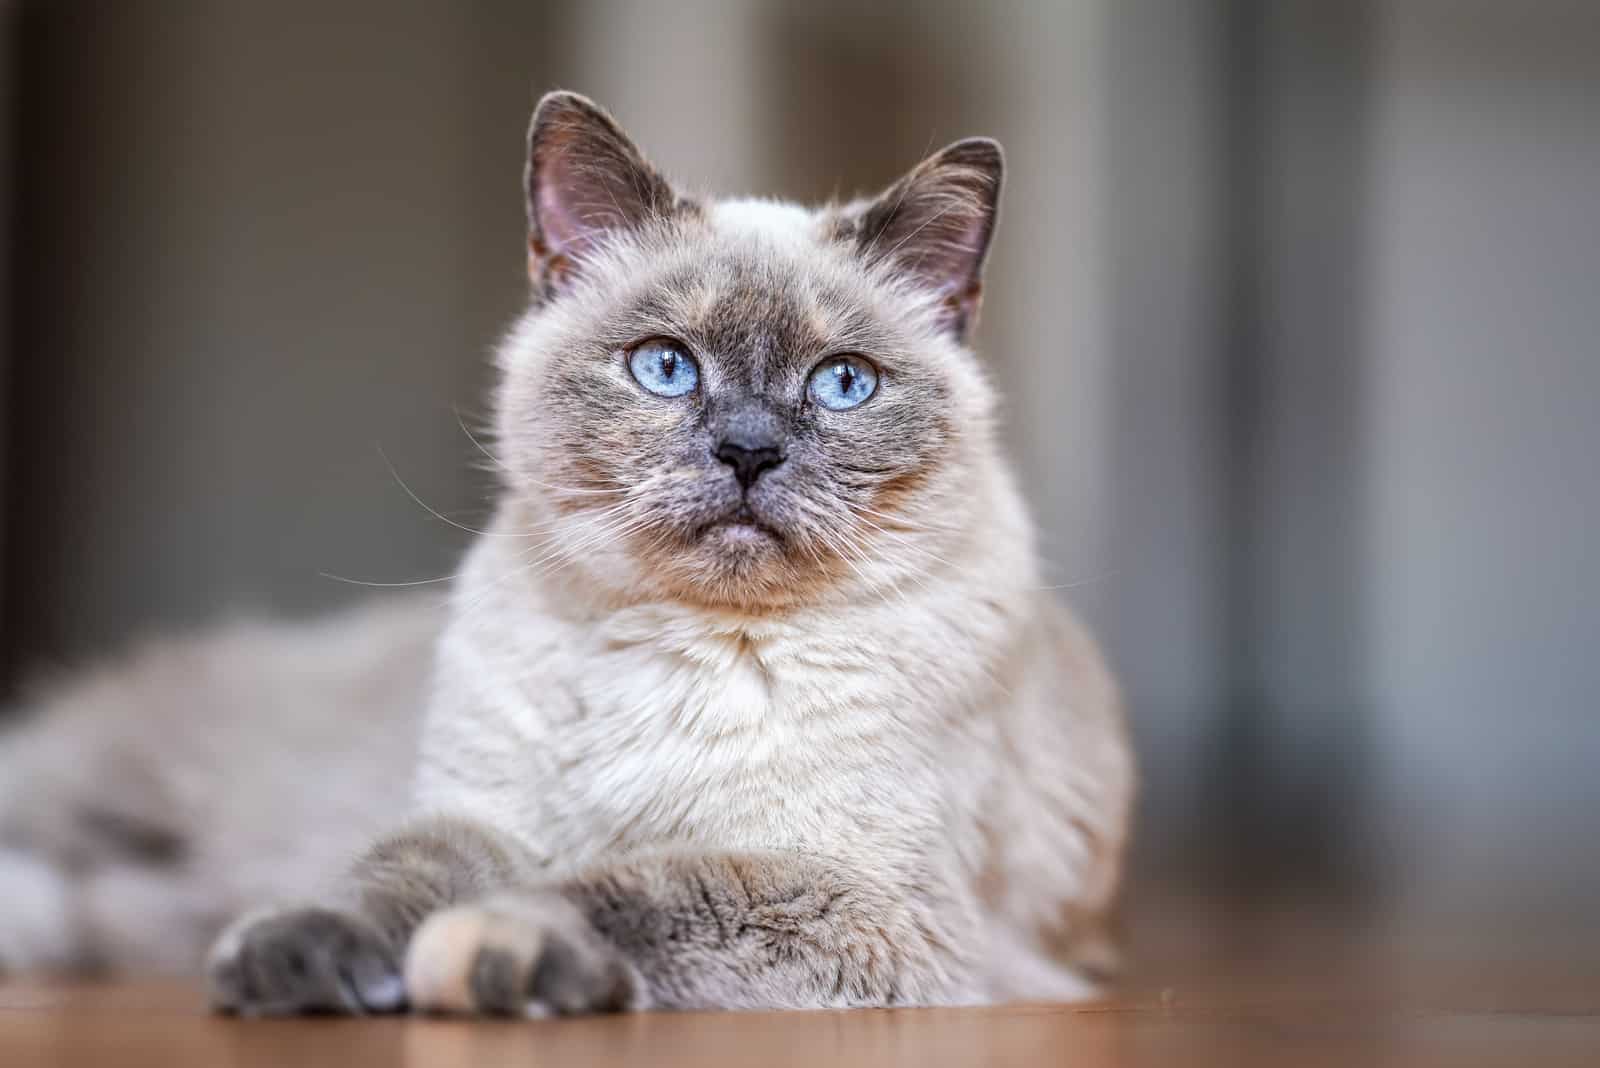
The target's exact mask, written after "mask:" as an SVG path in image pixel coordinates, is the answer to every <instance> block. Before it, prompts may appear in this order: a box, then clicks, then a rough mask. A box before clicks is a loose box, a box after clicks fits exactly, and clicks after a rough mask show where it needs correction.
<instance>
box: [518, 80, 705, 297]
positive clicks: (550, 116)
mask: <svg viewBox="0 0 1600 1068" xmlns="http://www.w3.org/2000/svg"><path fill="white" fill-rule="evenodd" d="M524 187H525V192H526V194H527V200H528V277H529V279H530V280H531V281H532V282H533V288H534V292H535V294H536V295H538V296H540V297H549V296H553V295H555V294H557V293H560V292H562V291H563V290H564V289H565V288H566V287H567V286H568V285H570V284H571V282H572V280H573V279H574V278H576V277H578V275H579V274H580V273H581V272H582V270H583V266H584V263H585V261H586V259H588V258H589V257H590V256H592V255H593V254H594V252H595V251H596V249H598V248H599V247H600V246H601V245H602V244H603V243H604V241H605V240H606V238H607V237H609V236H612V235H614V234H615V233H617V232H618V231H621V230H627V229H631V228H634V227H638V226H641V225H643V224H644V223H645V222H647V221H649V220H650V219H653V218H658V217H662V216H666V215H670V214H672V213H673V212H675V211H677V210H678V209H679V207H680V202H679V199H678V196H677V194H676V193H674V192H673V190H672V187H671V186H670V185H669V184H668V183H667V181H666V179H665V178H663V177H662V176H661V175H660V173H659V172H657V171H656V169H655V168H654V167H652V166H650V164H649V163H648V162H646V161H645V158H644V156H643V155H642V154H641V153H640V152H639V149H638V148H637V147H635V145H634V143H633V142H632V141H631V140H629V138H628V135H627V134H625V133H623V132H622V127H620V126H618V125H617V123H616V121H615V120H614V119H612V118H611V116H610V115H607V114H606V113H605V111H604V110H603V109H602V108H600V107H599V105H597V104H595V103H594V102H593V101H591V100H589V99H588V98H587V97H584V96H581V95H579V94H577V93H567V92H556V93H548V94H546V95H545V97H544V99H543V100H541V101H539V106H538V108H536V109H535V110H534V113H533V123H532V125H531V126H529V128H528V166H527V171H526V172H525V175H524Z"/></svg>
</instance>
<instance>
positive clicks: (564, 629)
mask: <svg viewBox="0 0 1600 1068" xmlns="http://www.w3.org/2000/svg"><path fill="white" fill-rule="evenodd" d="M838 622H839V621H836V625H832V626H823V625H820V624H818V623H816V622H814V621H804V620H802V621H796V622H793V623H788V624H783V625H776V626H774V625H767V626H764V627H762V628H759V629H753V630H752V629H745V628H742V627H740V626H737V625H730V624H729V623H728V622H727V621H723V620H708V619H706V618H703V617H697V616H695V615H694V614H692V613H681V612H671V611H667V612H661V611H657V610H649V609H647V610H641V611H637V612H631V613H621V614H618V615H617V616H614V617H611V618H607V619H605V620H602V621H599V622H591V623H587V624H584V625H558V624H553V623H549V622H545V623H543V624H541V626H543V627H545V628H547V629H548V633H544V634H541V635H540V636H539V639H538V640H537V641H536V642H534V643H533V648H528V647H524V648H523V649H521V650H520V651H518V652H516V653H515V654H510V655H497V654H495V653H493V652H484V651H480V652H479V655H478V656H477V657H476V658H475V660H476V663H474V664H472V665H471V666H470V668H469V670H470V671H471V672H472V674H473V676H474V678H473V681H474V683H475V685H476V688H477V689H478V691H479V695H478V697H477V706H475V707H464V708H461V709H458V710H457V712H456V713H455V715H459V716H466V717H472V718H474V719H479V718H482V717H488V718H490V719H492V720H493V721H494V723H493V724H492V726H493V727H494V728H495V729H494V730H493V731H492V732H483V731H480V730H476V729H471V730H469V731H467V732H466V735H467V736H476V737H479V738H481V737H485V736H489V734H490V733H492V735H493V736H497V737H499V738H501V739H503V740H504V741H503V744H500V745H497V746H496V747H495V748H494V751H493V752H491V753H484V752H482V751H478V752H475V753H473V754H472V756H471V758H470V760H469V761H460V762H459V767H460V768H461V769H462V770H461V772H460V773H459V774H457V775H454V776H452V777H451V781H450V782H449V791H448V792H449V793H450V794H451V795H453V796H452V798H451V799H452V800H453V801H455V802H461V803H465V807H469V808H472V809H476V810H478V811H480V812H482V813H483V814H485V815H489V814H491V813H492V814H493V815H495V816H497V817H499V818H500V822H501V823H502V825H507V824H508V823H509V825H512V826H516V827H517V828H518V830H519V832H520V833H521V836H522V837H524V839H525V840H526V841H527V842H528V844H529V845H530V846H532V847H533V848H534V849H535V850H536V851H537V852H539V853H540V854H541V855H543V856H544V857H545V858H546V859H547V860H549V861H550V862H551V863H552V864H558V865H566V864H580V863H583V862H584V861H586V860H588V859H590V858H592V857H594V856H597V855H600V854H603V853H607V852H613V851H618V850H628V849H634V848H641V847H648V846H655V845H664V844H696V845H714V846H717V847H720V848H741V847H743V848H763V849H766V848H796V849H804V850H814V851H818V852H825V853H829V854H835V855H840V854H853V853H858V852H861V851H871V852H873V853H875V854H878V855H880V859H881V858H883V857H884V856H887V857H892V856H893V855H895V854H898V853H902V852H903V853H904V854H905V855H906V856H911V855H914V854H916V853H917V852H919V851H920V850H921V849H923V848H925V846H926V844H927V842H928V841H929V840H931V839H938V838H940V837H941V835H943V834H945V833H946V830H947V828H946V827H945V824H946V822H947V820H948V817H949V814H950V812H951V806H952V804H954V805H957V806H959V805H960V804H961V803H962V797H963V794H965V793H967V792H968V791H967V790H965V789H964V788H963V787H964V786H965V785H966V784H967V783H968V782H969V781H970V780H972V779H973V778H974V777H975V772H974V771H973V769H972V768H971V767H970V766H968V765H969V764H970V762H971V758H972V756H973V754H974V752H976V749H975V748H974V747H973V746H972V745H970V744H967V745H963V744H962V741H963V740H964V739H963V735H964V733H965V732H967V731H970V730H971V729H972V717H969V716H964V715H963V712H964V711H966V710H967V709H968V708H970V706H971V705H972V704H974V703H975V702H977V701H978V700H980V699H981V696H982V695H981V693H980V691H981V689H982V687H983V685H984V679H983V678H982V676H981V675H980V674H974V675H973V676H972V677H970V678H969V677H966V676H965V675H963V674H962V673H961V672H960V671H954V670H953V667H952V661H950V660H949V658H944V659H943V661H942V663H941V658H940V656H939V654H938V648H937V647H938V645H939V644H940V641H941V637H940V635H939V634H938V633H937V628H930V627H926V626H924V627H922V628H919V631H918V632H917V633H904V634H902V633H897V631H896V628H894V627H889V626H886V627H883V628H881V632H877V633H875V632H874V631H873V629H872V628H871V627H870V626H867V625H865V621H860V620H857V621H853V623H852V622H844V623H843V625H837V624H838ZM456 659H457V662H458V663H459V662H460V661H461V660H462V659H463V658H462V657H459V656H458V657H457V658H456ZM919 665H920V666H921V667H922V670H921V671H920V673H918V671H917V669H918V666H919ZM497 674H499V675H503V677H501V678H496V677H495V676H496V675H497ZM486 704H487V705H488V706H489V707H484V705H486ZM437 726H440V725H437V724H436V727H437ZM432 733H433V734H434V735H435V737H434V738H433V739H432V745H433V747H434V748H436V749H437V748H438V747H439V746H440V745H443V746H445V747H446V748H449V747H450V745H451V743H450V740H449V738H448V735H449V734H451V733H454V732H452V731H443V732H441V731H440V730H438V729H435V730H434V731H433V732H432ZM965 740H966V741H968V742H970V741H971V739H965ZM445 756H446V757H447V759H448V754H445ZM427 759H428V758H427V757H426V756H425V761H426V760H427ZM426 778H427V777H426V776H425V780H426ZM975 788H976V787H975V786H974V789H975ZM430 792H431V793H433V794H435V795H437V794H438V793H439V791H438V790H437V789H435V790H432V791H430ZM507 816H509V817H510V818H509V820H507V818H506V817H507Z"/></svg>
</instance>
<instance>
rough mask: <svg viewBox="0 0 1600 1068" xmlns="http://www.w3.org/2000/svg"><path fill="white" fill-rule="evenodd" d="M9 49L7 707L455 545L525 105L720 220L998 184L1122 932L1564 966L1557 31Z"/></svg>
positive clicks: (304, 16) (1436, 23) (1584, 805)
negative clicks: (125, 656) (1101, 642)
mask: <svg viewBox="0 0 1600 1068" xmlns="http://www.w3.org/2000/svg"><path fill="white" fill-rule="evenodd" d="M0 10H3V11H4V13H5V14H4V19H3V23H0V25H3V32H4V42H3V43H4V55H5V57H6V60H5V65H4V68H3V78H0V101H3V106H0V203H3V204H4V205H5V208H6V210H5V211H4V212H0V227H3V237H4V240H3V247H4V249H5V251H6V253H7V255H6V257H5V263H4V279H3V285H0V337H3V338H4V339H5V349H4V353H3V358H4V367H3V375H0V484H3V494H4V502H5V503H4V522H3V524H0V563H3V566H0V605H3V616H0V619H3V626H4V631H3V635H0V653H3V663H4V670H5V679H6V683H7V685H8V687H9V691H10V692H15V689H16V687H18V686H19V685H21V684H22V683H24V682H25V681H26V680H27V679H29V678H32V677H36V676H37V675H38V674H39V673H41V672H53V671H59V670H64V669H70V667H71V666H72V665H75V664H82V663H85V662H87V661H89V660H92V659H93V658H94V657H96V656H98V655H102V654H104V653H106V652H108V651H112V650H115V649H118V648H121V647H123V646H125V645H126V644H127V643H128V642H129V641H131V640H133V639H134V638H135V637H136V636H138V635H141V634H145V633H150V632H153V631H154V632H171V631H178V630H184V629H188V628H192V627H195V626H197V625H200V624H202V623H204V622H205V621H208V620H213V619H216V618H219V617H220V616H223V615H227V614H236V613H240V612H270V613H274V614H281V615H288V616H303V615H310V614H313V613H316V612H320V611H323V610H326V609H329V608H332V607H334V606H336V605H339V604H342V603H347V602H350V601H352V600H353V599H356V598H359V597H361V596H363V595H364V594H365V591H363V590H362V589H361V588H359V587H356V586H352V585H349V584H346V583H340V582H337V581H333V580H331V579H329V578H327V577H325V573H331V574H336V575H341V576H345V577H349V578H356V579H362V580H367V581H374V582H396V581H405V580H411V579H418V578H429V577H434V576H439V575H444V574H448V573H449V572H450V571H451V570H452V568H453V566H454V561H455V560H456V558H457V556H458V555H459V553H460V551H461V549H462V545H463V538H464V535H462V534H461V532H460V531H457V530H454V529H452V528H451V527H449V526H447V525H446V524H443V523H441V522H438V521H437V520H434V519H432V518H431V517H429V516H428V515H427V514H426V513H425V512H424V511H423V510H422V509H420V508H418V507H417V505H416V504H415V503H414V502H413V501H411V500H410V499H409V498H408V496H407V495H406V493H405V492H404V491H403V490H402V489H401V487H400V486H399V485H397V483H396V480H395V478H394V477H393V476H392V475H391V472H390V470H389V464H390V463H392V464H393V466H394V468H395V469H396V470H397V471H398V472H399V474H400V475H401V476H402V477H403V478H404V480H405V481H406V483H408V484H409V485H410V486H411V487H412V489H414V490H415V491H416V493H417V494H418V495H419V496H420V497H422V498H423V499H424V500H426V501H427V502H428V503H429V504H430V505H432V506H433V507H435V508H437V509H439V510H440V511H442V512H446V513H448V514H450V515H452V516H456V517H458V518H460V519H462V520H463V521H464V522H469V523H470V522H471V521H472V519H473V518H474V517H478V516H481V515H482V514H483V510H484V504H485V501H486V494H487V492H488V490H489V481H488V478H487V476H485V475H484V474H482V473H480V472H478V471H476V470H475V469H473V468H472V466H471V461H472V458H473V453H474V449H473V446H472V445H471V443H470V442H469V441H468V440H467V438H466V437H465V435H464V434H463V432H462V430H461V428H460V426H459V424H458V415H459V416H460V417H461V418H464V419H466V420H468V421H469V422H470V421H473V420H475V419H477V418H478V417H480V416H481V415H482V414H483V410H484V409H483V405H484V395H485V388H486V385H487V383H488V375H487V362H486V353H487V351H488V350H489V348H490V347H491V346H492V345H493V343H494V342H495V340H496V338H497V336H498V334H499V332H500V331H501V330H502V329H503V328H504V327H505V326H506V325H507V324H508V323H509V322H510V320H511V318H512V317H513V316H514V315H515V314H516V313H517V311H518V310H519V307H520V306H521V303H522V300H523V295H524V274H523V256H524V251H523V220H522V203H521V195H520V189H519V183H520V172H521V168H522V148H523V141H522V139H523V133H524V129H525V124H526V121H527V118H528V113H529V110H530V108H531V105H532V103H533V101H534V100H535V99H536V98H537V96H538V94H539V93H540V92H542V91H544V90H545V89H549V88H554V87H558V86H560V87H570V88H575V89H579V90H581V91H583V92H586V93H588V94H590V95H592V96H594V97H595V98H597V99H598V100H600V101H601V102H602V103H604V104H606V105H607V106H608V107H610V108H611V109H612V110H613V111H615V112H616V114H617V115H618V116H619V117H620V118H621V120H622V121H623V122H624V124H625V125H626V126H627V127H628V128H629V129H630V131H632V132H633V133H634V135H635V136H636V137H637V138H638V139H639V141H640V142H641V143H642V144H643V145H644V146H646V148H647V150H648V151H650V152H651V153H652V154H653V156H654V157H655V158H656V159H657V160H658V162H660V163H661V164H662V165H663V166H664V167H665V168H666V169H667V170H668V171H669V172H670V173H672V174H673V175H675V176H676V177H678V178H679V179H680V180H682V181H683V182H685V183H687V184H689V185H691V186H698V187H702V188H706V189H711V190H718V191H722V192H728V193H738V192H757V193H770V194H779V195H784V196H789V197H797V198H820V197H826V196H829V195H832V194H835V193H851V192H855V191H860V190H867V189H871V188H873V187H876V186H879V185H882V184H884V183H886V182H888V181H889V180H890V179H891V178H893V177H894V176H895V175H896V174H897V173H899V172H900V171H902V170H904V169H905V168H907V167H909V166H910V165H911V164H913V163H914V162H915V161H916V160H918V159H919V158H920V157H921V156H922V155H923V154H924V153H925V152H926V151H927V150H929V149H931V148H934V147H937V146H939V145H941V144H943V143H944V142H946V141H949V140H952V139H954V138H956V137H958V136H962V135H967V134H975V133H983V134H992V135H994V136H997V137H999V138H1000V139H1002V140H1003V141H1004V143H1005V145H1006V147H1007V151H1008V153H1009V161H1010V176H1009V185H1008V188H1007V191H1006V201H1005V211H1004V219H1003V223H1002V228H1001V232H1000V236H999V239H998V242H997V245H996V248H995V252H994V257H993V260H992V267H991V272H990V276H989V285H988V294H989V296H988V299H987V303H986V307H985V315H984V320H983V322H982V325H981V331H980V338H979V343H980V347H981V348H982V350H983V353H984V358H985V359H986V360H987V361H988V363H989V365H990V366H991V367H992V368H993V371H994V374H995V376H996V378H997V379H998V380H999V382H1000V384H1001V387H1002V389H1003V391H1004V392H1005V394H1006V395H1007V397H1008V398H1009V400H1008V405H1007V412H1008V416H1007V425H1008V433H1009V435H1010V444H1011V446H1012V449H1013V451H1014V455H1015V457H1016V458H1017V461H1018V463H1019V464H1020V465H1021V468H1022V471H1023V473H1024V481H1025V484H1026V486H1027V488H1028V492H1029V494H1030V496H1031V498H1032V501H1033V504H1034V507H1035V509H1036V512H1037V515H1038V518H1039V520H1040V523H1041V526H1042V529H1043V533H1044V538H1045V547H1046V552H1047V556H1048V559H1049V566H1050V574H1051V576H1052V577H1051V579H1050V581H1051V582H1053V583H1060V584H1062V585H1063V586H1064V587H1067V588H1066V589H1065V590H1064V596H1067V597H1069V598H1070V599H1071V600H1072V601H1073V602H1074V603H1075V604H1076V605H1077V606H1078V607H1079V608H1080V610H1081V611H1082V612H1083V613H1084V614H1085V615H1087V616H1088V617H1089V619H1090V620H1091V622H1092V623H1093V624H1094V625H1095V626H1096V628H1097V629H1098V630H1099V632H1100V633H1101V634H1102V635H1103V637H1104V639H1105V641H1106V643H1107V644H1108V646H1109V648H1110V652H1111V655H1112V658H1113V659H1114V661H1115V662H1116V664H1117V666H1118V668H1119V670H1120V671H1121V673H1122V676H1123V678H1124V680H1125V684H1126V689H1127V691H1128V695H1129V698H1130V703H1131V708H1132V714H1133V717H1134V727H1135V732H1136V736H1137V740H1138V744H1139V748H1140V752H1141V757H1142V760H1143V762H1144V767H1145V774H1146V783H1147V786H1146V795H1145V798H1144V806H1143V810H1142V813H1141V836H1140V840H1139V847H1138V853H1137V857H1136V868H1137V870H1138V872H1139V873H1140V877H1139V880H1138V883H1137V885H1138V887H1139V894H1138V895H1137V896H1138V897H1139V898H1140V899H1141V900H1142V901H1144V902H1145V905H1144V909H1145V914H1146V915H1147V916H1152V917H1154V920H1153V921H1152V922H1160V921H1161V918H1162V917H1166V919H1167V922H1169V923H1171V922H1172V917H1174V916H1181V915H1184V913H1182V912H1181V910H1167V909H1164V908H1163V907H1162V905H1161V904H1160V903H1161V902H1163V901H1169V900H1175V899H1179V898H1182V897H1184V896H1186V895H1193V896H1210V897H1215V898H1217V899H1220V900H1225V901H1227V902H1230V903H1232V907H1233V923H1232V924H1231V925H1229V926H1228V928H1227V930H1228V931H1229V932H1230V934H1229V937H1230V938H1235V939H1238V940H1242V941H1243V942H1245V943H1249V942H1250V941H1251V940H1252V939H1255V940H1260V939H1270V938H1271V937H1272V931H1273V929H1274V927H1273V925H1274V924H1275V923H1276V922H1277V921H1276V919H1275V917H1276V916H1278V915H1279V913H1280V912H1282V911H1283V909H1282V908H1279V907H1278V906H1277V905H1271V907H1269V903H1275V902H1276V903H1281V902H1291V903H1294V904H1292V906H1285V907H1287V908H1289V909H1290V910H1291V911H1293V910H1295V909H1299V910H1302V911H1303V910H1306V909H1309V910H1313V913H1314V911H1315V910H1316V909H1319V908H1323V907H1329V908H1331V907H1334V906H1338V907H1341V908H1343V909H1346V910H1353V912H1354V914H1356V915H1359V916H1361V917H1364V918H1365V920H1366V921H1368V922H1369V923H1370V925H1371V929H1372V930H1374V931H1377V932H1380V933H1381V932H1385V931H1403V932H1405V934H1406V936H1407V937H1408V938H1409V939H1411V940H1413V941H1419V940H1420V941H1425V942H1426V943H1427V944H1428V945H1430V946H1432V947H1434V948H1436V949H1437V950H1438V951H1439V952H1441V953H1445V954H1449V953H1451V952H1453V951H1455V950H1456V949H1457V948H1459V947H1462V946H1466V945H1469V944H1470V945H1472V946H1473V947H1475V948H1474V951H1475V952H1481V949H1482V947H1483V946H1484V945H1486V944H1488V945H1495V946H1503V947H1505V951H1506V952H1518V951H1520V950H1521V949H1525V948H1526V947H1528V946H1530V945H1534V944H1541V945H1547V946H1552V947H1555V948H1556V950H1557V951H1561V952H1567V951H1578V952H1587V951H1589V950H1591V949H1593V948H1594V947H1595V946H1596V944H1597V943H1600V922H1597V921H1600V905H1597V903H1600V835H1597V833H1596V830H1595V825H1596V822H1597V819H1600V648H1597V645H1600V643H1597V636H1600V565H1597V563H1596V558H1595V549H1594V542H1595V531H1596V530H1597V529H1600V475H1597V473H1596V468H1597V466H1600V418H1597V407H1600V4H1595V3H1591V2H1585V0H1571V2H1565V0H1523V2H1519V3H1510V2H1506V0H1361V2H1356V0H1350V2H1340V0H1327V2H1313V0H1276V2H1268V0H1183V2H1180V0H1165V2H1163V0H1075V2H1059V3H1047V2H1043V0H1038V2H1031V3H1030V2H999V3H987V4H980V3H970V2H969V3H958V2H955V0H925V2H911V0H888V2H884V3H867V4H864V3H861V2H860V0H850V2H845V0H740V2H736V0H677V2H675V3H672V4H666V3H657V2H655V0H553V2H545V3H535V2H527V0H522V2H509V0H508V2H504V3H498V2H488V0H476V2H470V3H468V2H454V0H434V2H421V0H403V2H401V0H341V2H337V3H335V2H329V0H318V2H315V3H313V2H310V0H274V2H272V3H266V2H251V3H246V2H242V0H208V2H200V0H119V2H116V3H108V2H92V0H54V2H50V0H33V2H26V0H10V2H9V3H3V4H0ZM380 450H381V451H380ZM385 457H387V459H385Z"/></svg>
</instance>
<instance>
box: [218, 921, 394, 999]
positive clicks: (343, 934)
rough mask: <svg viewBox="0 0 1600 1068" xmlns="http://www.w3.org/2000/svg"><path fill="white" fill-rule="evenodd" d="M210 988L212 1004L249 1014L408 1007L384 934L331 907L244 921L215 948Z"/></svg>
mask: <svg viewBox="0 0 1600 1068" xmlns="http://www.w3.org/2000/svg"><path fill="white" fill-rule="evenodd" d="M206 984H207V987H208V989H209V992H210V995H211V1004H212V1006H213V1007H215V1008H217V1009H220V1010H222V1011H224V1012H237V1013H240V1014H244V1015H251V1016H283V1015H289V1014H293V1013H304V1012H343V1013H351V1014H361V1013H368V1012H396V1011H399V1010H400V1009H403V1008H404V1007H405V986H404V984H403V982H402V980H401V978H400V967H399V961H398V959H397V956H396V954H395V952H394V951H393V949H392V948H391V947H390V945H389V943H388V942H387V941H386V940H385V939H384V937H383V935H382V933H381V932H380V931H379V930H378V929H377V927H375V926H374V925H372V924H371V923H369V922H368V921H367V920H365V919H363V918H361V917H360V916H357V915H354V914H353V913H347V912H338V911H335V910H333V909H318V908H302V909H289V910H283V911H276V912H266V913H257V914H254V915H250V916H245V917H243V918H242V919H240V920H238V921H237V922H235V923H234V924H233V926H231V927H229V928H228V929H227V930H226V931H224V932H223V934H222V936H221V937H220V938H218V939H217V943H216V945H215V946H214V947H212V950H211V956H210V958H209V959H208V960H207V962H206Z"/></svg>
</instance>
